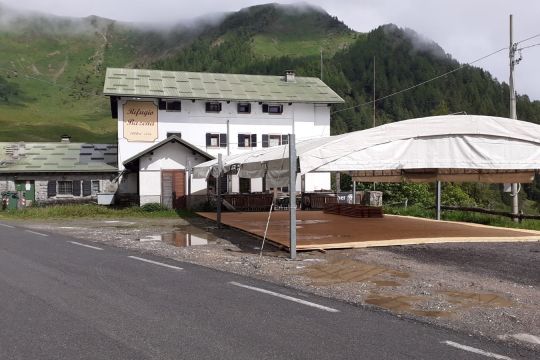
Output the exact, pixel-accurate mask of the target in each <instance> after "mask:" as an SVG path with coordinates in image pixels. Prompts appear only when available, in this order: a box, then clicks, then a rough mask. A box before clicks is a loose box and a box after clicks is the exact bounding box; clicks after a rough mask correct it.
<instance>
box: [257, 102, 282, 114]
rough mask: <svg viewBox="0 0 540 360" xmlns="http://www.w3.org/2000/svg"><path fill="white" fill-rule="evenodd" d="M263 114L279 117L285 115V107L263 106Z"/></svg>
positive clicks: (275, 105)
mask: <svg viewBox="0 0 540 360" xmlns="http://www.w3.org/2000/svg"><path fill="white" fill-rule="evenodd" d="M262 112H263V113H268V114H273V115H279V114H282V113H283V105H280V104H263V105H262Z"/></svg>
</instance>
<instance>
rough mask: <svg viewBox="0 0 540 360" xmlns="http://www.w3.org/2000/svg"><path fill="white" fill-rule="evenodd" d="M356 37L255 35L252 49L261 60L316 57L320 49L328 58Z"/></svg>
mask: <svg viewBox="0 0 540 360" xmlns="http://www.w3.org/2000/svg"><path fill="white" fill-rule="evenodd" d="M358 36H359V35H357V34H354V33H350V34H334V35H329V36H326V37H319V36H309V34H305V35H303V36H287V35H283V34H276V35H256V36H254V37H253V43H252V48H253V51H254V53H255V54H257V55H258V56H261V57H263V58H271V57H280V56H290V57H302V56H318V55H319V54H320V50H321V48H322V49H323V51H324V56H325V57H326V58H328V57H330V56H333V55H334V54H335V53H336V52H337V51H339V50H342V49H344V48H346V47H347V46H349V45H350V44H351V43H353V42H354V41H355V40H356V39H357V37H358Z"/></svg>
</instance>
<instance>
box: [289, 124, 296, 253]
mask: <svg viewBox="0 0 540 360" xmlns="http://www.w3.org/2000/svg"><path fill="white" fill-rule="evenodd" d="M289 240H290V244H289V245H290V251H291V260H294V259H296V142H295V138H294V134H289Z"/></svg>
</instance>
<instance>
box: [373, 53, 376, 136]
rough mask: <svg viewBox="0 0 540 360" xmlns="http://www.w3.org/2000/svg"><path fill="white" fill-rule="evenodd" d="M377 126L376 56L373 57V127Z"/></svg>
mask: <svg viewBox="0 0 540 360" xmlns="http://www.w3.org/2000/svg"><path fill="white" fill-rule="evenodd" d="M375 125H376V121H375V56H373V127H375Z"/></svg>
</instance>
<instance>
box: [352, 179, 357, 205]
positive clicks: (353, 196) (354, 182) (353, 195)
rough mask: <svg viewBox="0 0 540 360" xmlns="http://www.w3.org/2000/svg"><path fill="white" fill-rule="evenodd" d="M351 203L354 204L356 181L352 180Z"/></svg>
mask: <svg viewBox="0 0 540 360" xmlns="http://www.w3.org/2000/svg"><path fill="white" fill-rule="evenodd" d="M352 203H353V204H356V181H353V182H352Z"/></svg>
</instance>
